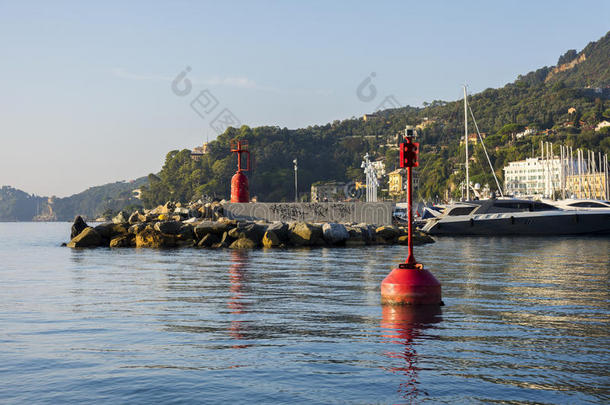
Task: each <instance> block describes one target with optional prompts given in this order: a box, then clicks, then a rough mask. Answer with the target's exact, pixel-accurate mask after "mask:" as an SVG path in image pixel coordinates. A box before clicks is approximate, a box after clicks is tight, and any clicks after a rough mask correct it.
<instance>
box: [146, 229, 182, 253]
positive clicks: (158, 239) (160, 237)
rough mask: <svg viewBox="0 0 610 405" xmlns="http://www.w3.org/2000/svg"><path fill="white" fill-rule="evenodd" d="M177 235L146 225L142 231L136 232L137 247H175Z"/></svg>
mask: <svg viewBox="0 0 610 405" xmlns="http://www.w3.org/2000/svg"><path fill="white" fill-rule="evenodd" d="M175 246H176V237H175V236H174V235H169V234H163V233H161V232H159V231H157V230H155V229H154V228H152V227H146V229H144V230H143V231H142V232H140V233H138V234H136V247H149V248H163V247H175Z"/></svg>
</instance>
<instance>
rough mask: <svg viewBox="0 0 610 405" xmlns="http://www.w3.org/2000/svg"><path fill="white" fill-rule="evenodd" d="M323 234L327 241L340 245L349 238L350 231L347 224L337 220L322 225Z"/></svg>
mask: <svg viewBox="0 0 610 405" xmlns="http://www.w3.org/2000/svg"><path fill="white" fill-rule="evenodd" d="M322 235H323V237H324V240H325V241H326V243H329V244H331V245H338V244H340V243H343V242H345V241H346V240H348V239H349V232H347V229H346V228H345V226H343V225H341V224H337V223H335V222H328V223H325V224H324V225H322Z"/></svg>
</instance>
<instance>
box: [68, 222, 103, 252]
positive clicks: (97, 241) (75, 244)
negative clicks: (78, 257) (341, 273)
mask: <svg viewBox="0 0 610 405" xmlns="http://www.w3.org/2000/svg"><path fill="white" fill-rule="evenodd" d="M101 245H102V237H101V236H100V234H99V233H97V231H96V230H95V229H93V228H91V227H90V226H88V227H86V228H85V229H83V230H82V232H80V233H79V234H78V235H76V236H75V237H74V238H72V240H71V241H70V242H69V243H68V245H67V246H68V247H71V248H84V247H95V246H101Z"/></svg>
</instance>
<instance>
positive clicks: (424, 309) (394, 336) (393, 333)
mask: <svg viewBox="0 0 610 405" xmlns="http://www.w3.org/2000/svg"><path fill="white" fill-rule="evenodd" d="M441 321H442V311H441V308H440V307H437V306H399V305H383V306H382V318H381V327H382V328H384V329H385V331H384V332H383V337H385V338H389V339H391V340H390V341H389V342H390V343H392V344H396V345H400V347H399V348H398V349H400V350H398V351H386V352H384V353H383V354H384V356H386V357H389V358H390V359H398V363H401V365H399V366H395V367H387V368H385V369H386V370H388V371H390V372H392V373H394V374H398V375H401V376H402V377H401V380H402V382H401V383H400V384H399V385H398V390H397V392H398V394H399V395H400V396H401V398H403V399H405V400H407V402H406V403H413V402H414V401H415V400H416V399H417V397H418V395H419V394H420V389H419V382H418V373H419V368H418V366H417V362H418V356H417V351H416V350H415V346H416V340H417V339H418V338H421V337H422V335H423V334H424V333H423V331H424V330H425V329H428V328H433V327H434V324H437V323H439V322H441ZM392 363H395V362H394V361H392Z"/></svg>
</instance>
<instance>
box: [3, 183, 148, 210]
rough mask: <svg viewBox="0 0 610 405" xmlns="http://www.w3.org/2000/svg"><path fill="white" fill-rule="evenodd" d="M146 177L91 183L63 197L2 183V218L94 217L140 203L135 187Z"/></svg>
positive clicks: (140, 184)
mask: <svg viewBox="0 0 610 405" xmlns="http://www.w3.org/2000/svg"><path fill="white" fill-rule="evenodd" d="M146 181H147V179H146V177H141V178H139V179H136V180H134V181H131V182H125V181H118V182H115V183H109V184H104V185H102V186H95V187H90V188H88V189H87V190H85V191H83V192H80V193H78V194H74V195H71V196H69V197H64V198H55V197H51V198H49V197H41V196H36V195H31V194H28V193H26V192H24V191H21V190H18V189H15V188H12V187H9V186H2V187H1V188H0V221H32V220H41V221H43V220H44V221H55V220H57V221H70V220H72V219H74V217H75V216H76V215H82V216H84V217H86V218H89V219H93V218H96V217H98V216H100V215H103V214H104V213H106V214H108V215H111V214H112V213H115V212H117V211H118V210H121V209H124V208H128V207H130V206H132V207H136V206H139V205H140V204H141V202H140V200H138V199H137V198H134V195H133V193H132V191H133V190H134V189H137V188H139V187H141V186H142V185H143V184H145V183H146Z"/></svg>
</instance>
